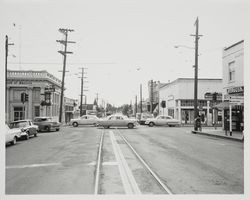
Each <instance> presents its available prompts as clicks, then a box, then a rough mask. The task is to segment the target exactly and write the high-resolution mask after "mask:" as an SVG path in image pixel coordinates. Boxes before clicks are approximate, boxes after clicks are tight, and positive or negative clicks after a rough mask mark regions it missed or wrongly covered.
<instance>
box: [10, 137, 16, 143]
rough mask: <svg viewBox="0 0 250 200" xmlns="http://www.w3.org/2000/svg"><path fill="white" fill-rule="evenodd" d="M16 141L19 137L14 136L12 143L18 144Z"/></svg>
mask: <svg viewBox="0 0 250 200" xmlns="http://www.w3.org/2000/svg"><path fill="white" fill-rule="evenodd" d="M16 141H17V137H16V136H15V137H14V138H13V141H12V142H11V144H12V145H15V144H16Z"/></svg>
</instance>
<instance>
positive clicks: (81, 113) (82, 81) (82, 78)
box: [80, 67, 87, 116]
mask: <svg viewBox="0 0 250 200" xmlns="http://www.w3.org/2000/svg"><path fill="white" fill-rule="evenodd" d="M80 69H82V76H81V77H80V78H81V101H80V102H81V103H80V116H82V115H83V112H82V97H83V91H87V90H84V89H83V84H84V78H87V77H84V74H85V73H84V69H87V68H86V67H82V68H80ZM86 98H87V96H86V95H85V104H86Z"/></svg>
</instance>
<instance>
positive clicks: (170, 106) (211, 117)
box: [159, 78, 222, 125]
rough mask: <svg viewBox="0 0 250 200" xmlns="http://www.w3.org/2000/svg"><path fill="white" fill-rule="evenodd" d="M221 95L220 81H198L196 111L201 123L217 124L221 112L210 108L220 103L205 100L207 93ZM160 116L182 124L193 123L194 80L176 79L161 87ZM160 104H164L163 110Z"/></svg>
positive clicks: (218, 101) (219, 100) (218, 100)
mask: <svg viewBox="0 0 250 200" xmlns="http://www.w3.org/2000/svg"><path fill="white" fill-rule="evenodd" d="M215 92H216V93H218V94H221V93H222V79H198V109H199V114H200V115H201V116H202V121H203V123H206V124H208V125H212V123H213V122H215V121H216V122H219V123H220V121H221V120H222V119H221V115H222V113H221V112H219V113H218V112H216V114H215V112H214V111H213V109H212V107H213V106H214V105H215V104H217V103H220V102H221V99H219V98H218V99H217V100H216V101H213V100H212V99H208V98H206V94H207V93H215ZM159 102H160V106H159V110H160V113H159V114H160V115H169V116H172V117H173V118H175V119H178V120H179V121H180V122H181V123H183V124H191V123H193V121H194V79H193V78H178V79H176V80H175V81H173V82H169V83H166V84H164V85H162V86H161V87H160V89H159ZM162 102H165V108H163V107H162V106H161V105H162Z"/></svg>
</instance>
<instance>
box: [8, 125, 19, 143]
mask: <svg viewBox="0 0 250 200" xmlns="http://www.w3.org/2000/svg"><path fill="white" fill-rule="evenodd" d="M21 133H22V131H21V129H20V128H13V129H10V127H9V126H8V125H7V124H5V144H8V143H10V144H12V145H14V144H16V141H17V139H18V138H20V137H21Z"/></svg>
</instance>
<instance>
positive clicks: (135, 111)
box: [135, 95, 137, 116]
mask: <svg viewBox="0 0 250 200" xmlns="http://www.w3.org/2000/svg"><path fill="white" fill-rule="evenodd" d="M136 113H137V95H135V116H136Z"/></svg>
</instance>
